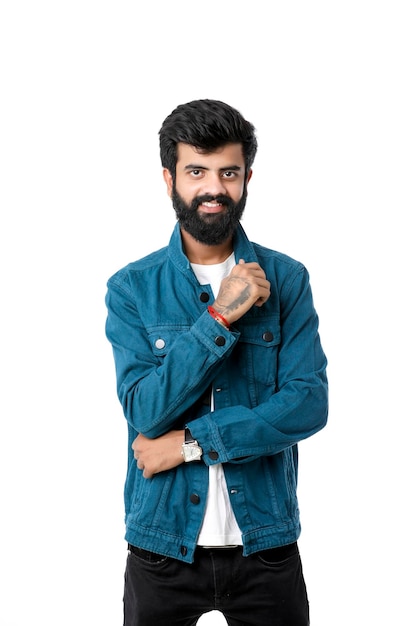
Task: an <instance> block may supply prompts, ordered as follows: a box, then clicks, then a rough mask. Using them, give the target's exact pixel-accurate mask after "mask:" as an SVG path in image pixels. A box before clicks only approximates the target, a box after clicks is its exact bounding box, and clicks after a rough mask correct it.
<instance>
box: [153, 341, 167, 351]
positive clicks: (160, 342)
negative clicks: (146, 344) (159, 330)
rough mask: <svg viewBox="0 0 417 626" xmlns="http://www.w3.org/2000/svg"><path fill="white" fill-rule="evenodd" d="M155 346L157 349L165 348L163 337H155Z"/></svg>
mask: <svg viewBox="0 0 417 626" xmlns="http://www.w3.org/2000/svg"><path fill="white" fill-rule="evenodd" d="M155 348H158V350H163V348H165V341H164V340H163V339H157V340H156V341H155Z"/></svg>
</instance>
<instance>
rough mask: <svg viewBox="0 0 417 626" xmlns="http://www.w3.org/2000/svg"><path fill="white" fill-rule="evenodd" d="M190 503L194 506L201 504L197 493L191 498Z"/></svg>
mask: <svg viewBox="0 0 417 626" xmlns="http://www.w3.org/2000/svg"><path fill="white" fill-rule="evenodd" d="M190 502H192V504H199V502H200V496H198V495H197V494H196V493H192V494H191V496H190Z"/></svg>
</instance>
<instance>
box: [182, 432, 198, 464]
mask: <svg viewBox="0 0 417 626" xmlns="http://www.w3.org/2000/svg"><path fill="white" fill-rule="evenodd" d="M181 454H182V456H183V458H184V461H185V462H186V463H189V462H190V461H200V460H201V457H202V456H203V450H202V449H201V447H200V446H199V444H198V441H197V440H196V439H194V437H193V436H192V434H191V432H190V430H189V429H188V428H185V429H184V443H183V444H182V450H181Z"/></svg>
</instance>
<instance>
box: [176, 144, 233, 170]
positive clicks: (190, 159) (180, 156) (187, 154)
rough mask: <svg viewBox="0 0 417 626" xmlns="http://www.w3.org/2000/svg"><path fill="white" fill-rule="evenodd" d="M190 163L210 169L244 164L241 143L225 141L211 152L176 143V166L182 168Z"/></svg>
mask: <svg viewBox="0 0 417 626" xmlns="http://www.w3.org/2000/svg"><path fill="white" fill-rule="evenodd" d="M190 165H195V166H197V165H200V166H202V167H210V168H211V169H223V168H227V167H232V166H238V167H243V168H244V166H245V159H244V157H243V149H242V144H241V143H227V144H226V145H224V146H221V147H220V148H216V149H215V150H213V151H212V152H206V151H202V150H201V149H200V148H197V147H196V146H191V145H190V144H188V143H179V144H178V145H177V167H178V168H179V169H182V168H184V167H189V166H190Z"/></svg>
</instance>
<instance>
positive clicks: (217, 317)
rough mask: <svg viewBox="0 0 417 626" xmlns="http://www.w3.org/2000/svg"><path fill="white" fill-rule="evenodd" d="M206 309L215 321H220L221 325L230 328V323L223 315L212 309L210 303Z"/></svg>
mask: <svg viewBox="0 0 417 626" xmlns="http://www.w3.org/2000/svg"><path fill="white" fill-rule="evenodd" d="M207 311H208V312H209V313H210V315H211V317H212V318H213V319H215V320H216V322H220V323H221V324H222V325H223V326H225V327H226V328H227V330H230V324H229V322H228V321H227V319H226V318H225V317H223V315H221V314H220V313H219V312H218V311H216V309H213V307H212V306H211V305H209V306H208V307H207Z"/></svg>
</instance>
